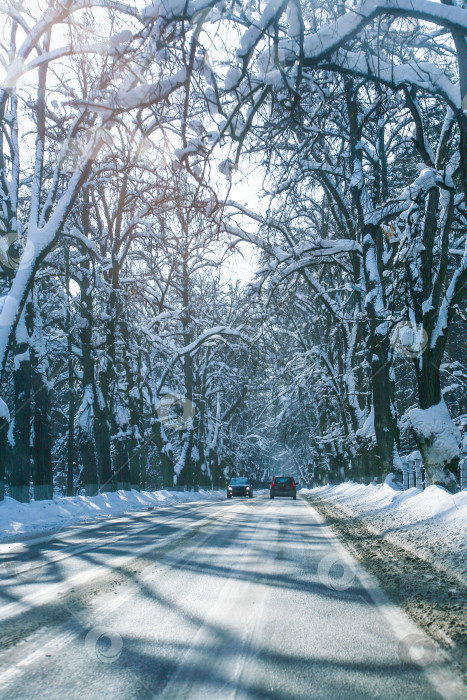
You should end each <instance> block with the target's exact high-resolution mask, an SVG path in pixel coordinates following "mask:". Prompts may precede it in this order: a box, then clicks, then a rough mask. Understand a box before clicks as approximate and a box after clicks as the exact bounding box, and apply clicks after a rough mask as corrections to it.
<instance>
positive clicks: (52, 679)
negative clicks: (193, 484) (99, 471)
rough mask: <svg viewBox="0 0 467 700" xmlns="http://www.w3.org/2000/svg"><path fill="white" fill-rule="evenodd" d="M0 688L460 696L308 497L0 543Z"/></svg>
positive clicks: (6, 692) (271, 696)
mask: <svg viewBox="0 0 467 700" xmlns="http://www.w3.org/2000/svg"><path fill="white" fill-rule="evenodd" d="M0 605H1V607H0V698H2V700H3V699H5V700H6V699H7V698H15V699H16V698H18V699H19V698H21V699H22V698H28V700H33V699H34V698H47V699H48V700H49V699H50V700H54V699H55V698H57V700H58V699H60V700H68V699H69V698H80V699H81V698H83V697H85V698H86V699H92V698H96V699H97V698H99V699H101V698H112V699H119V698H123V699H125V700H126V699H127V698H135V699H136V698H138V700H139V699H140V698H167V699H170V700H175V699H176V698H187V699H190V700H191V699H192V698H193V699H198V698H203V700H210V699H212V700H220V699H223V698H232V699H233V698H237V699H240V698H241V699H247V698H260V699H263V700H279V699H288V698H290V699H294V698H297V699H300V700H301V699H302V698H303V699H307V700H308V699H310V698H319V699H321V698H323V699H327V698H329V699H331V698H332V699H333V700H338V699H339V698H342V699H345V700H351V699H352V698H358V699H359V700H362V699H365V698H368V699H370V698H371V699H374V698H384V699H385V700H386V699H387V698H391V700H392V699H397V698H401V699H402V698H404V700H406V699H410V698H417V699H418V698H420V697H423V698H424V699H426V700H429V699H431V698H433V699H434V698H453V699H455V698H465V697H466V691H465V686H463V685H462V682H461V681H460V679H458V678H457V677H456V676H455V674H454V672H453V671H452V669H451V667H450V664H449V660H448V659H447V658H446V657H445V655H444V653H443V652H441V651H440V650H439V649H438V648H437V647H436V646H435V645H434V644H433V643H432V642H430V640H429V639H428V638H427V637H426V636H425V635H424V634H423V633H422V632H421V631H420V630H419V629H418V628H416V627H415V626H414V625H413V623H411V622H410V621H409V620H408V619H407V618H406V616H405V615H404V614H403V613H402V612H401V611H400V610H399V609H398V608H396V607H395V606H393V605H391V604H390V603H389V601H388V600H387V599H386V598H385V597H384V595H383V594H382V593H381V591H380V589H379V587H378V585H377V584H376V582H375V581H374V579H372V578H371V577H370V576H369V575H368V574H366V573H365V572H364V571H363V570H361V569H360V568H359V567H358V565H357V564H356V562H355V561H354V560H353V559H352V557H351V556H350V555H349V554H348V552H347V551H346V550H345V549H344V548H343V546H342V545H341V543H340V542H339V540H338V539H337V538H336V537H335V536H334V535H333V533H332V532H331V530H330V529H329V528H328V527H327V526H326V524H325V523H324V522H323V520H322V518H321V516H320V515H319V514H318V513H317V512H316V511H315V510H314V509H313V508H312V507H311V506H310V505H309V504H307V503H306V502H305V501H303V500H301V499H298V500H297V501H291V500H289V499H280V500H278V499H275V500H274V501H270V500H269V499H268V498H265V497H261V496H260V497H258V496H257V497H255V498H254V499H253V500H250V499H247V500H240V499H239V500H233V501H225V502H219V501H214V502H205V503H202V504H188V505H186V504H183V505H179V506H173V507H170V508H164V509H160V510H156V511H150V512H141V513H132V514H129V515H128V516H126V517H123V518H116V519H109V520H106V521H105V522H104V523H100V524H97V525H96V523H92V524H90V525H79V526H73V527H69V528H67V529H66V530H63V531H61V532H59V533H57V534H56V535H53V534H52V535H49V536H48V537H47V538H42V539H39V540H31V541H29V542H27V541H25V542H24V544H23V546H21V547H20V546H19V545H18V544H8V545H5V544H4V545H1V547H0Z"/></svg>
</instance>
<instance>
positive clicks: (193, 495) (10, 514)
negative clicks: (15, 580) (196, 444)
mask: <svg viewBox="0 0 467 700" xmlns="http://www.w3.org/2000/svg"><path fill="white" fill-rule="evenodd" d="M222 499H225V490H222V491H201V490H200V491H198V492H191V491H116V492H115V493H105V494H101V495H100V496H75V497H72V498H64V497H62V498H56V499H54V500H50V501H32V502H31V503H19V502H18V501H15V500H14V499H13V498H9V497H8V496H6V497H5V500H3V501H0V542H1V541H4V540H7V539H12V538H13V537H14V536H15V535H31V534H40V533H41V532H45V531H46V530H51V529H56V528H59V527H63V526H66V525H70V524H72V523H77V522H81V521H85V520H94V519H99V518H106V517H110V516H112V517H114V516H118V515H123V514H124V513H127V512H129V511H134V510H144V509H145V508H148V507H150V506H156V507H157V506H167V505H171V504H173V503H186V502H192V501H207V500H209V501H212V500H222Z"/></svg>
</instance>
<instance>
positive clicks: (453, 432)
mask: <svg viewBox="0 0 467 700" xmlns="http://www.w3.org/2000/svg"><path fill="white" fill-rule="evenodd" d="M409 420H410V422H411V424H412V428H413V430H414V432H415V435H416V436H417V439H418V440H419V441H420V442H424V443H425V450H424V452H425V454H424V459H425V462H427V463H428V464H430V465H433V466H436V465H438V464H449V462H450V461H451V460H453V459H455V458H456V457H458V456H459V449H460V443H461V434H460V430H459V429H458V428H457V427H456V426H455V425H454V423H453V421H452V418H451V416H450V415H449V411H448V407H447V406H446V403H445V402H444V400H443V401H441V402H440V403H439V404H438V405H437V406H431V408H427V409H425V410H422V409H421V408H414V409H412V410H411V411H409ZM442 476H443V475H441V477H442Z"/></svg>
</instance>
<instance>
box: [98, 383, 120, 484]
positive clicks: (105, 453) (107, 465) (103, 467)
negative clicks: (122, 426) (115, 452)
mask: <svg viewBox="0 0 467 700" xmlns="http://www.w3.org/2000/svg"><path fill="white" fill-rule="evenodd" d="M101 380H102V375H101V376H100V377H99V383H100V385H101V387H102V382H101ZM98 391H99V388H98V387H96V389H95V392H94V415H95V420H94V439H95V442H96V451H97V456H98V470H99V486H100V490H101V493H106V492H112V491H115V490H116V488H117V484H116V480H115V475H114V473H113V470H112V454H111V442H110V416H109V409H108V407H107V402H106V399H105V396H104V400H103V401H102V405H101V401H99V400H98V397H97V392H98Z"/></svg>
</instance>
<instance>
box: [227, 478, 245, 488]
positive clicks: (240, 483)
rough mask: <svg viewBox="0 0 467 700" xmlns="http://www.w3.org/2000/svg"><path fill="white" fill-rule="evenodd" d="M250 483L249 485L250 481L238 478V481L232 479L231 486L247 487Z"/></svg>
mask: <svg viewBox="0 0 467 700" xmlns="http://www.w3.org/2000/svg"><path fill="white" fill-rule="evenodd" d="M248 483H249V481H248V479H242V478H238V479H231V480H230V485H231V486H245V485H246V484H248Z"/></svg>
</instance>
